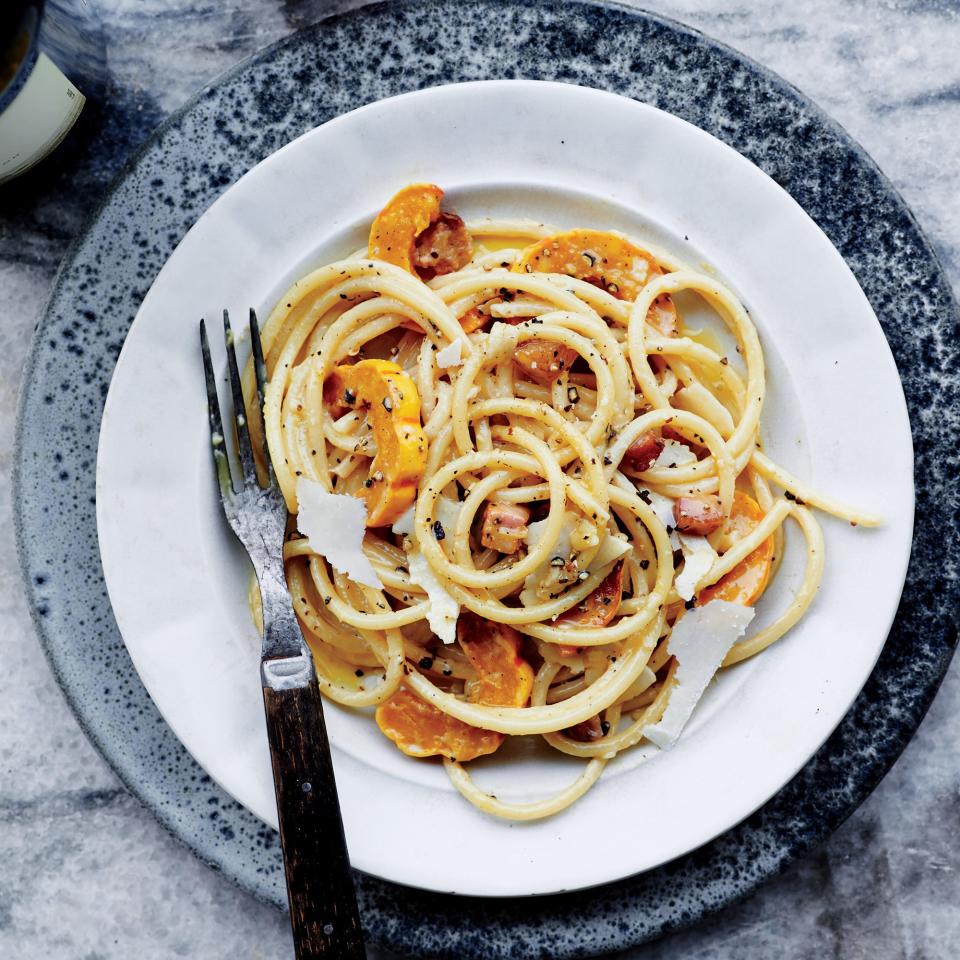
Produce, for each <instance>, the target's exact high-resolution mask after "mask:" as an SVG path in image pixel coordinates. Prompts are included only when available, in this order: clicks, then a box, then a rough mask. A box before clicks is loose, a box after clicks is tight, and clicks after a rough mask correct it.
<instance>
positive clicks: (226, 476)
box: [200, 320, 233, 500]
mask: <svg viewBox="0 0 960 960" xmlns="http://www.w3.org/2000/svg"><path fill="white" fill-rule="evenodd" d="M200 353H201V355H202V356H203V373H204V377H205V379H206V384H207V417H208V419H209V421H210V447H211V449H212V451H213V466H214V469H215V470H216V471H217V483H218V484H219V486H220V496H221V498H223V499H224V500H226V499H227V498H229V497H230V495H231V493H232V492H233V478H232V477H231V476H230V461H229V460H228V459H227V448H226V442H225V438H224V435H223V423H222V421H221V419H220V401H219V400H218V399H217V379H216V377H215V376H214V374H213V362H212V361H211V360H210V341H209V340H207V325H206V322H205V321H203V320H201V321H200Z"/></svg>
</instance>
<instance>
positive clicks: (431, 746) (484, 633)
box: [376, 611, 534, 762]
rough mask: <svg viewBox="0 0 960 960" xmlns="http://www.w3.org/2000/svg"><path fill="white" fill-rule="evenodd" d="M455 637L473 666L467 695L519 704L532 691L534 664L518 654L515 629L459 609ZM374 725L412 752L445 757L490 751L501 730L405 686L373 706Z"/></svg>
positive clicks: (496, 703)
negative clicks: (429, 700)
mask: <svg viewBox="0 0 960 960" xmlns="http://www.w3.org/2000/svg"><path fill="white" fill-rule="evenodd" d="M457 639H458V640H459V642H460V646H461V647H462V648H463V651H464V653H466V655H467V659H468V660H469V661H470V663H471V664H472V665H473V668H474V669H475V670H476V671H477V679H476V681H475V682H474V683H473V684H471V689H470V691H469V693H468V696H469V697H470V699H471V700H473V701H474V702H476V703H484V704H489V705H490V706H508V707H522V706H525V705H526V703H527V701H528V700H529V699H530V693H531V691H532V690H533V677H534V675H533V668H532V667H531V666H530V664H529V663H527V661H526V660H524V659H523V657H522V656H520V643H521V637H520V634H519V633H518V632H517V631H516V630H514V629H513V628H512V627H510V626H508V625H507V624H503V623H494V622H493V621H491V620H486V619H484V618H483V617H478V616H477V615H476V614H474V613H470V612H469V611H463V612H462V613H461V614H460V619H459V620H458V621H457ZM376 717H377V726H379V727H380V730H381V731H382V732H383V733H384V735H385V736H387V737H389V738H390V739H391V740H392V741H393V742H394V743H395V744H396V745H397V746H398V747H399V748H400V749H401V750H402V751H403V752H404V753H406V754H407V755H408V756H411V757H432V756H442V757H449V758H450V759H451V760H457V761H460V762H464V761H467V760H475V759H476V758H477V757H482V756H485V755H486V754H490V753H493V752H494V751H495V750H497V748H498V747H499V746H500V744H501V743H503V741H504V736H503V734H502V733H495V732H494V731H492V730H481V729H480V728H479V727H472V726H470V725H469V724H467V723H464V722H463V721H461V720H457V719H456V718H455V717H451V716H449V715H448V714H445V713H444V712H443V711H442V710H438V709H437V708H436V707H434V706H433V705H432V704H429V703H427V702H426V701H424V700H421V699H420V698H419V697H418V696H417V695H416V694H414V693H412V692H411V691H410V690H408V689H407V688H406V687H401V688H400V689H399V690H398V691H397V692H396V693H395V694H393V695H392V696H391V697H389V698H388V699H387V700H385V701H384V702H383V703H381V704H380V706H379V707H377V714H376Z"/></svg>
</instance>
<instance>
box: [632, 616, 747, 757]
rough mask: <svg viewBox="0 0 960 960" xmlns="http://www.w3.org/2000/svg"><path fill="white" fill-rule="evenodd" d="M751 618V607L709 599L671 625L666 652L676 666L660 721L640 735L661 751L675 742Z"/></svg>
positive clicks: (645, 728)
mask: <svg viewBox="0 0 960 960" xmlns="http://www.w3.org/2000/svg"><path fill="white" fill-rule="evenodd" d="M752 619H753V609H752V608H751V607H742V606H740V604H738V603H729V602H728V601H726V600H711V601H710V602H709V603H707V604H705V605H704V606H702V607H694V608H693V609H692V610H689V611H687V613H685V614H684V616H683V617H682V618H681V619H680V620H679V621H678V622H677V623H676V624H675V625H674V628H673V633H671V634H670V640H669V642H668V644H667V651H668V652H669V653H670V654H671V656H674V657H676V658H677V662H678V664H679V666H678V667H677V672H676V675H675V677H674V686H673V690H672V691H671V693H670V701H669V703H667V709H666V710H664V712H663V716H662V717H661V718H660V722H659V723H656V724H653V725H651V726H648V727H644V730H643V735H644V736H645V737H646V738H647V739H648V740H650V741H652V742H653V743H655V744H656V745H657V746H658V747H661V748H663V749H668V748H669V747H672V746H673V745H674V744H675V743H676V742H677V738H678V737H679V736H680V733H681V732H682V730H683V728H684V726H685V725H686V723H687V721H688V720H689V719H690V716H691V714H692V713H693V709H694V707H696V705H697V703H698V702H699V700H700V698H701V697H702V696H703V691H704V690H706V689H707V684H709V683H710V681H711V680H712V679H713V676H714V674H715V673H716V672H717V670H718V669H719V668H720V664H721V663H723V658H724V657H725V656H726V655H727V653H728V652H729V650H730V648H731V647H732V646H733V645H734V644H735V643H736V642H737V640H738V639H739V638H740V637H742V636H743V634H744V633H745V631H746V629H747V626H748V625H749V623H750V621H751V620H752Z"/></svg>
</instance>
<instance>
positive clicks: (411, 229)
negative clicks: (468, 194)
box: [368, 183, 443, 273]
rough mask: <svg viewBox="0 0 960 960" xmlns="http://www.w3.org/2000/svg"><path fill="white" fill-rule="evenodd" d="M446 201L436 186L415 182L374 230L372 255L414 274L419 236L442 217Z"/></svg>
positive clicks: (384, 212)
mask: <svg viewBox="0 0 960 960" xmlns="http://www.w3.org/2000/svg"><path fill="white" fill-rule="evenodd" d="M442 199H443V191H442V190H441V189H440V188H439V187H438V186H437V185H436V184H433V183H412V184H410V186H408V187H404V188H403V189H402V190H401V191H400V192H399V193H397V194H395V195H394V196H393V197H392V198H391V199H390V202H389V203H388V204H387V205H386V206H385V207H384V208H383V209H382V210H381V211H380V213H378V214H377V219H376V220H374V221H373V225H372V226H371V227H370V241H369V244H368V253H369V254H370V256H371V257H372V258H373V259H374V260H384V261H385V262H386V263H393V264H396V266H398V267H402V268H403V269H404V270H406V271H407V272H408V273H413V272H414V270H413V258H414V246H415V243H416V239H417V236H418V235H419V234H421V233H423V231H424V230H426V229H427V227H429V226H430V224H431V223H433V222H434V221H435V220H437V219H438V218H439V216H440V201H441V200H442Z"/></svg>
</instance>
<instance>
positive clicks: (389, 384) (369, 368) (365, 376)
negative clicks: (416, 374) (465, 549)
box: [324, 360, 427, 527]
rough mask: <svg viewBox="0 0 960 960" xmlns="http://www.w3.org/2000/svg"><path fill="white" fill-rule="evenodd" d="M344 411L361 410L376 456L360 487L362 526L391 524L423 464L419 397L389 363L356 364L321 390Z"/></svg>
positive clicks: (404, 504) (335, 375)
mask: <svg viewBox="0 0 960 960" xmlns="http://www.w3.org/2000/svg"><path fill="white" fill-rule="evenodd" d="M331 381H333V385H332V387H329V389H330V390H331V392H332V393H333V394H334V395H335V396H336V397H337V402H338V403H342V404H343V406H344V407H347V408H349V409H355V408H356V407H366V408H367V416H368V417H369V419H370V423H371V426H372V427H373V435H374V439H375V440H376V442H377V455H376V456H375V457H374V458H373V460H372V461H371V463H370V473H369V475H368V476H367V479H366V481H365V482H364V486H363V499H364V500H365V501H366V504H367V526H368V527H384V526H388V525H389V524H392V523H395V522H396V521H397V520H399V519H400V517H401V516H402V515H403V514H404V513H405V512H406V511H407V510H408V509H409V508H410V506H411V505H412V504H413V501H414V498H415V497H416V495H417V484H418V483H419V482H420V477H421V476H422V475H423V469H424V466H425V465H426V462H427V438H426V436H425V434H424V432H423V427H421V425H420V394H419V393H418V392H417V388H416V386H415V385H414V382H413V381H412V380H411V379H410V378H409V377H408V376H407V375H406V374H405V373H404V372H403V370H402V369H401V368H400V367H399V366H398V365H397V364H395V363H393V362H392V361H390V360H361V361H360V362H359V363H355V364H352V365H347V364H343V365H341V366H339V367H337V368H336V369H335V370H334V371H333V372H332V373H331V375H330V377H328V379H327V383H326V384H325V385H324V387H325V390H326V389H328V385H329V384H330V382H331Z"/></svg>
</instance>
